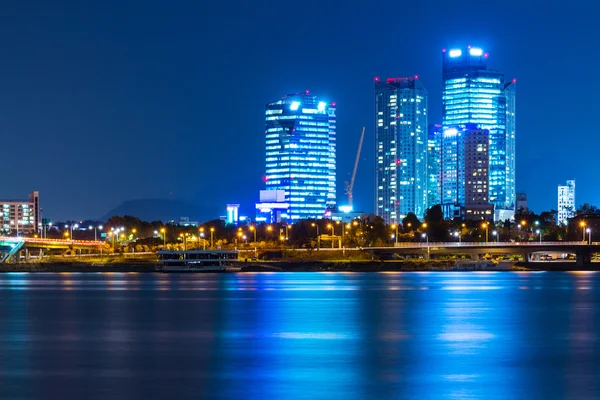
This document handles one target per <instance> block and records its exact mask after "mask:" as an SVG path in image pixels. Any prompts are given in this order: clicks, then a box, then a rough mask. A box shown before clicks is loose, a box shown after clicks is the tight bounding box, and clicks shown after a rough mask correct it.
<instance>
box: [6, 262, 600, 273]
mask: <svg viewBox="0 0 600 400" xmlns="http://www.w3.org/2000/svg"><path fill="white" fill-rule="evenodd" d="M155 267H156V264H154V263H150V262H146V263H139V262H138V263H86V262H79V261H73V262H46V263H18V264H16V263H15V264H0V273H10V272H13V273H14V272H32V273H35V272H46V273H48V272H49V273H65V272H66V273H68V272H77V273H82V272H83V273H92V272H96V273H97V272H136V273H150V272H159V273H167V274H169V273H189V272H160V271H156V269H155ZM476 271H501V272H505V271H508V272H510V271H548V272H552V271H557V272H561V271H562V272H564V271H600V263H592V264H586V265H583V266H577V265H576V264H575V263H573V262H517V263H515V264H514V266H513V267H512V268H509V269H497V270H496V269H488V268H486V269H471V268H466V267H465V268H460V267H458V268H457V267H456V264H455V262H454V261H450V260H448V261H440V260H430V261H427V262H424V261H406V260H404V261H349V262H348V261H339V262H338V261H304V262H294V261H276V262H252V263H240V266H239V267H234V268H230V269H229V270H227V271H225V272H222V273H257V272H476ZM193 273H206V272H198V271H193Z"/></svg>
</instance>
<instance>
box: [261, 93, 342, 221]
mask: <svg viewBox="0 0 600 400" xmlns="http://www.w3.org/2000/svg"><path fill="white" fill-rule="evenodd" d="M265 114H266V116H265V117H266V130H265V140H266V143H265V144H266V160H265V161H266V175H265V178H264V180H265V186H266V189H267V191H270V190H273V191H277V190H279V191H283V192H284V199H282V201H281V202H279V203H281V204H279V203H278V204H275V205H274V207H275V208H279V205H285V209H284V210H281V211H280V213H279V214H278V215H280V217H281V219H283V220H287V221H293V220H298V219H308V218H322V217H323V214H324V213H325V210H326V208H327V207H329V206H334V205H335V189H336V186H335V181H336V177H335V165H336V162H335V161H336V160H335V156H336V155H335V153H336V138H335V135H336V118H335V103H328V102H326V101H324V100H322V99H321V98H319V97H318V96H315V95H312V94H310V93H309V92H308V91H306V92H305V93H298V94H290V95H286V96H284V97H283V98H282V99H281V100H279V101H276V102H274V103H270V104H267V106H266V113H265ZM271 208H272V207H271ZM258 209H261V210H263V211H262V213H263V214H265V213H266V211H264V210H265V208H264V206H260V207H259V205H258V204H257V210H258Z"/></svg>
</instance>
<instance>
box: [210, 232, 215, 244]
mask: <svg viewBox="0 0 600 400" xmlns="http://www.w3.org/2000/svg"><path fill="white" fill-rule="evenodd" d="M214 234H215V228H210V248H211V249H212V248H214V247H215V236H214Z"/></svg>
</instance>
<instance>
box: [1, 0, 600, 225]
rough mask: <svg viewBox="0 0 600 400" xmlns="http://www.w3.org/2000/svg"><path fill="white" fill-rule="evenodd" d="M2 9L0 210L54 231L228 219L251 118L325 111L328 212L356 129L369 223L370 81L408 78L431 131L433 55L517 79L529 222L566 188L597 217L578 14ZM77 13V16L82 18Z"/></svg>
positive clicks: (259, 149)
mask: <svg viewBox="0 0 600 400" xmlns="http://www.w3.org/2000/svg"><path fill="white" fill-rule="evenodd" d="M50 3H58V2H49V1H41V0H38V1H24V0H21V1H11V2H9V1H6V2H3V3H2V9H1V11H2V12H0V38H1V39H0V40H1V45H0V49H1V58H0V134H1V135H2V155H3V157H2V161H3V163H2V164H3V165H4V168H5V170H6V171H7V172H8V173H5V174H3V180H2V184H1V185H0V197H26V195H27V194H28V193H29V191H31V190H33V189H38V190H40V192H41V201H42V207H43V208H44V210H45V211H44V213H45V214H46V215H49V216H51V217H52V218H54V219H66V218H85V217H95V216H99V215H102V214H104V213H105V212H106V211H108V210H109V209H111V208H112V207H114V206H116V205H118V204H119V203H121V202H122V201H124V200H129V199H136V198H174V199H180V200H185V201H189V202H191V203H196V204H207V205H215V204H217V205H222V208H223V209H224V208H225V203H226V202H240V203H242V204H243V206H244V210H243V211H245V212H246V213H249V214H251V213H252V212H253V209H252V207H253V203H254V202H255V201H256V200H257V196H258V190H259V189H261V188H262V180H261V178H262V176H263V174H264V143H263V140H264V133H263V131H264V105H265V103H268V102H271V101H274V100H277V99H278V98H280V97H281V96H282V95H283V94H285V93H291V92H297V91H302V90H305V89H309V90H311V91H312V92H313V93H318V94H321V95H323V96H325V97H326V98H328V99H330V100H331V101H336V102H337V106H338V194H339V198H342V196H343V182H344V179H346V177H347V175H348V174H349V173H350V171H351V169H352V164H353V160H354V154H355V151H356V146H357V144H358V138H359V135H360V129H361V127H362V125H366V127H367V135H366V140H365V146H364V148H363V157H362V159H361V165H360V168H359V173H358V177H357V181H356V188H355V203H356V208H359V209H362V210H364V211H372V209H373V176H374V160H373V158H374V153H373V149H374V143H373V142H374V137H373V77H374V76H381V77H382V78H383V77H389V76H407V75H414V74H418V75H419V77H420V79H421V81H422V82H423V84H424V85H425V86H426V87H427V89H428V91H429V109H430V114H429V117H430V122H439V121H440V119H441V118H440V113H441V105H440V103H441V100H440V97H441V49H442V48H449V47H452V46H453V45H467V44H471V45H477V46H481V47H483V48H484V49H485V51H487V52H489V53H490V58H489V62H490V64H491V65H492V66H493V67H494V68H496V69H499V70H501V71H503V72H504V73H505V74H506V76H507V78H513V77H515V78H517V189H518V190H523V191H526V192H527V195H528V197H529V202H530V206H531V207H533V208H534V209H535V210H538V211H539V210H541V209H549V208H556V192H557V189H556V186H557V184H559V183H561V182H563V181H565V180H566V179H570V178H575V179H576V180H577V204H578V205H579V204H581V203H583V202H584V201H585V202H591V203H595V204H596V205H600V201H598V200H599V196H600V187H598V185H597V182H598V179H597V178H596V176H597V175H598V172H597V166H598V162H597V154H598V151H597V149H598V148H599V146H600V135H599V134H598V123H597V119H596V115H598V111H597V110H598V106H599V102H600V101H599V100H598V99H599V97H598V95H597V93H598V92H599V91H600V81H599V79H598V72H597V71H598V70H599V58H600V55H599V54H600V53H599V52H598V49H597V43H596V42H597V40H598V37H599V36H598V27H599V26H600V17H599V15H600V9H599V7H598V6H597V5H590V4H592V3H590V2H588V1H572V2H570V3H568V4H564V3H556V4H555V3H553V2H550V3H548V2H543V1H536V2H533V1H522V0H521V1H513V0H508V1H481V0H479V1H460V2H457V1H450V2H448V1H412V2H402V1H374V2H348V1H339V2H329V1H323V0H320V1H312V0H304V1H302V2H289V1H264V0H256V1H237V2H235V1H234V2H225V1H221V2H215V3H207V2H206V1H162V0H155V1H139V2H137V1H126V0H120V1H116V0H107V1H101V2H80V1H71V2H62V3H61V4H60V5H56V4H54V5H51V4H50ZM81 3H85V4H81Z"/></svg>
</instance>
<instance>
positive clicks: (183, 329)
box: [0, 272, 600, 400]
mask: <svg viewBox="0 0 600 400" xmlns="http://www.w3.org/2000/svg"><path fill="white" fill-rule="evenodd" d="M0 301H1V307H0V398H2V399H43V398H57V399H63V398H79V399H107V398H111V399H134V398H136V399H269V400H276V399H286V400H296V399H344V400H353V399H429V398H431V399H438V398H456V399H468V398H476V399H483V398H485V399H492V398H494V399H518V398H539V399H548V398H590V399H598V398H600V342H599V340H598V332H600V273H599V274H596V273H510V272H506V273H502V272H495V273H477V272H465V273H461V272H452V273H372V274H368V273H367V274H359V273H349V274H345V273H276V274H268V273H260V274H237V275H236V274H231V275H212V274H204V275H202V274H181V275H178V274H172V275H165V274H131V273H124V274H118V273H116V274H108V273H104V274H93V273H85V274H78V273H65V274H0Z"/></svg>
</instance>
